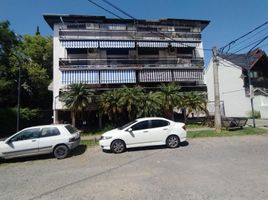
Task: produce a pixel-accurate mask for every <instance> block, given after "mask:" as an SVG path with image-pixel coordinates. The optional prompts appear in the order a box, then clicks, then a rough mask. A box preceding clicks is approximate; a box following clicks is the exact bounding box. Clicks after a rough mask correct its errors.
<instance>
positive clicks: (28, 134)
mask: <svg viewBox="0 0 268 200" xmlns="http://www.w3.org/2000/svg"><path fill="white" fill-rule="evenodd" d="M39 135H40V129H39V128H33V129H27V130H24V131H21V132H20V133H18V134H17V135H15V136H14V137H13V138H11V140H10V141H11V142H14V141H21V140H31V139H35V138H39Z"/></svg>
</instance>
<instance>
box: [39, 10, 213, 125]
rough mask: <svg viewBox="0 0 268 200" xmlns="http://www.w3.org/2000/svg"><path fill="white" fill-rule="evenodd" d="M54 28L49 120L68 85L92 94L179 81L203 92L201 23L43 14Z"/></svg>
mask: <svg viewBox="0 0 268 200" xmlns="http://www.w3.org/2000/svg"><path fill="white" fill-rule="evenodd" d="M44 18H45V20H46V22H47V23H48V24H49V26H50V27H51V28H52V29H53V30H54V37H53V43H54V44H53V45H54V50H53V51H54V64H53V69H54V70H53V95H54V103H53V110H54V122H56V121H57V111H59V110H63V109H64V107H63V105H62V103H61V102H60V101H59V99H58V96H59V92H60V90H61V89H62V88H64V87H65V86H66V85H68V84H72V83H84V84H87V85H88V86H89V87H91V88H95V89H96V90H107V89H110V88H116V87H120V86H122V85H129V86H132V85H136V84H138V85H141V86H143V87H145V88H147V89H155V88H157V87H158V86H159V84H160V83H169V82H179V83H180V85H181V87H182V88H183V89H184V90H206V86H205V85H204V82H203V68H204V52H203V49H202V48H203V45H202V39H201V32H202V30H203V29H204V28H205V27H206V26H207V25H208V24H209V21H205V20H185V19H160V20H132V19H111V18H106V17H103V16H81V15H44Z"/></svg>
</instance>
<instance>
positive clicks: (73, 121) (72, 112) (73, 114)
mask: <svg viewBox="0 0 268 200" xmlns="http://www.w3.org/2000/svg"><path fill="white" fill-rule="evenodd" d="M71 118H72V125H73V126H75V112H74V111H71Z"/></svg>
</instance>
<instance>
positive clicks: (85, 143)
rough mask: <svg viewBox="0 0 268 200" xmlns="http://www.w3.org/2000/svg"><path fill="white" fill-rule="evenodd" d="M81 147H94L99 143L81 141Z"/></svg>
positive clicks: (92, 140) (96, 141)
mask: <svg viewBox="0 0 268 200" xmlns="http://www.w3.org/2000/svg"><path fill="white" fill-rule="evenodd" d="M80 144H81V145H86V146H87V147H94V146H97V145H99V141H98V140H95V139H90V140H81V141H80Z"/></svg>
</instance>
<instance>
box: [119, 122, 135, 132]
mask: <svg viewBox="0 0 268 200" xmlns="http://www.w3.org/2000/svg"><path fill="white" fill-rule="evenodd" d="M136 122H137V121H136V120H135V121H132V122H129V123H127V124H125V125H124V126H121V127H119V128H118V129H119V130H123V129H125V128H127V127H128V126H130V125H131V124H134V123H136Z"/></svg>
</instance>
